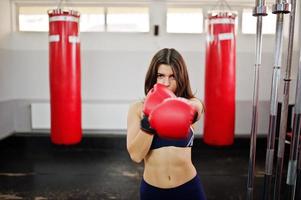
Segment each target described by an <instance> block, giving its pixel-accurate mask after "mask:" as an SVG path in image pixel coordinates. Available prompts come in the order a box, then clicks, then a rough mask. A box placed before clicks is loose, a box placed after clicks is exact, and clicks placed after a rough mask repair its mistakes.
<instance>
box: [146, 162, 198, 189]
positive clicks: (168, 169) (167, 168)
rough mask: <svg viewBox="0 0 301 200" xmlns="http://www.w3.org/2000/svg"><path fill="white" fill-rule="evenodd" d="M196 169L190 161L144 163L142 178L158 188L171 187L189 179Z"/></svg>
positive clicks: (193, 175)
mask: <svg viewBox="0 0 301 200" xmlns="http://www.w3.org/2000/svg"><path fill="white" fill-rule="evenodd" d="M195 175H196V169H195V167H194V166H193V164H192V162H191V161H187V162H183V161H182V162H169V163H162V164H156V165H154V164H153V163H147V162H146V163H145V167H144V173H143V178H144V180H145V181H146V182H147V183H149V184H150V185H153V186H156V187H159V188H173V187H177V186H179V185H182V184H183V183H185V182H187V181H189V180H191V179H192V178H193V177H195Z"/></svg>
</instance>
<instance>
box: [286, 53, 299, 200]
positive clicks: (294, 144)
mask: <svg viewBox="0 0 301 200" xmlns="http://www.w3.org/2000/svg"><path fill="white" fill-rule="evenodd" d="M300 134H301V51H300V57H299V68H298V76H297V86H296V100H295V113H294V125H293V132H292V141H291V146H290V147H291V148H290V157H289V164H288V170H287V179H286V184H287V185H288V198H287V199H291V200H294V199H295V191H296V181H297V161H298V150H299V148H300ZM299 157H300V155H299Z"/></svg>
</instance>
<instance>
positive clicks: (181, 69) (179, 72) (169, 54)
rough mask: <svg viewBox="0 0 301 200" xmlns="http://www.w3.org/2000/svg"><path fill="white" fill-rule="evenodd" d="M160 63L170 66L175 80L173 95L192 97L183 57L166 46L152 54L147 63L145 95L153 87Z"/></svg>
mask: <svg viewBox="0 0 301 200" xmlns="http://www.w3.org/2000/svg"><path fill="white" fill-rule="evenodd" d="M161 64H166V65H169V66H170V67H171V68H172V71H173V73H174V76H175V79H176V82H177V89H176V91H175V95H176V96H178V97H184V98H187V99H191V98H193V97H194V95H193V93H192V90H191V87H190V81H189V77H188V71H187V67H186V64H185V61H184V59H183V57H182V56H181V54H180V53H179V52H178V51H177V50H175V49H168V48H164V49H161V50H160V51H158V52H157V53H156V54H155V55H154V57H153V59H152V61H151V63H150V65H149V68H148V71H147V73H146V77H145V83H144V93H145V95H146V94H147V93H148V91H149V90H150V89H152V88H153V86H154V84H156V82H157V73H158V68H159V66H160V65H161Z"/></svg>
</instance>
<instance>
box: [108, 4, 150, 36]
mask: <svg viewBox="0 0 301 200" xmlns="http://www.w3.org/2000/svg"><path fill="white" fill-rule="evenodd" d="M107 31H108V32H148V31H149V9H148V8H145V7H108V8H107Z"/></svg>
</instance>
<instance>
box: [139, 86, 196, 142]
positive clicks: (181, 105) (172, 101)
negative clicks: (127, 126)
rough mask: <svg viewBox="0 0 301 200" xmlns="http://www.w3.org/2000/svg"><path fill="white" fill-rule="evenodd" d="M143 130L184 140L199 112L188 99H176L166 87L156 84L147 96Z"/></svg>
mask: <svg viewBox="0 0 301 200" xmlns="http://www.w3.org/2000/svg"><path fill="white" fill-rule="evenodd" d="M143 113H144V116H143V118H142V120H141V123H140V126H141V129H142V130H143V131H145V132H147V133H150V134H158V135H159V136H160V137H163V138H167V139H184V138H186V137H187V136H188V133H189V129H190V125H191V124H193V123H194V122H195V121H196V119H197V111H196V108H195V107H194V106H192V105H191V104H190V103H189V102H188V100H187V99H185V98H182V97H176V95H175V94H174V93H173V92H172V91H170V90H169V89H168V88H167V87H166V86H165V85H162V84H159V83H157V84H155V85H154V87H153V88H152V89H151V90H150V91H149V92H148V94H147V95H146V98H145V101H144V105H143Z"/></svg>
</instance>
